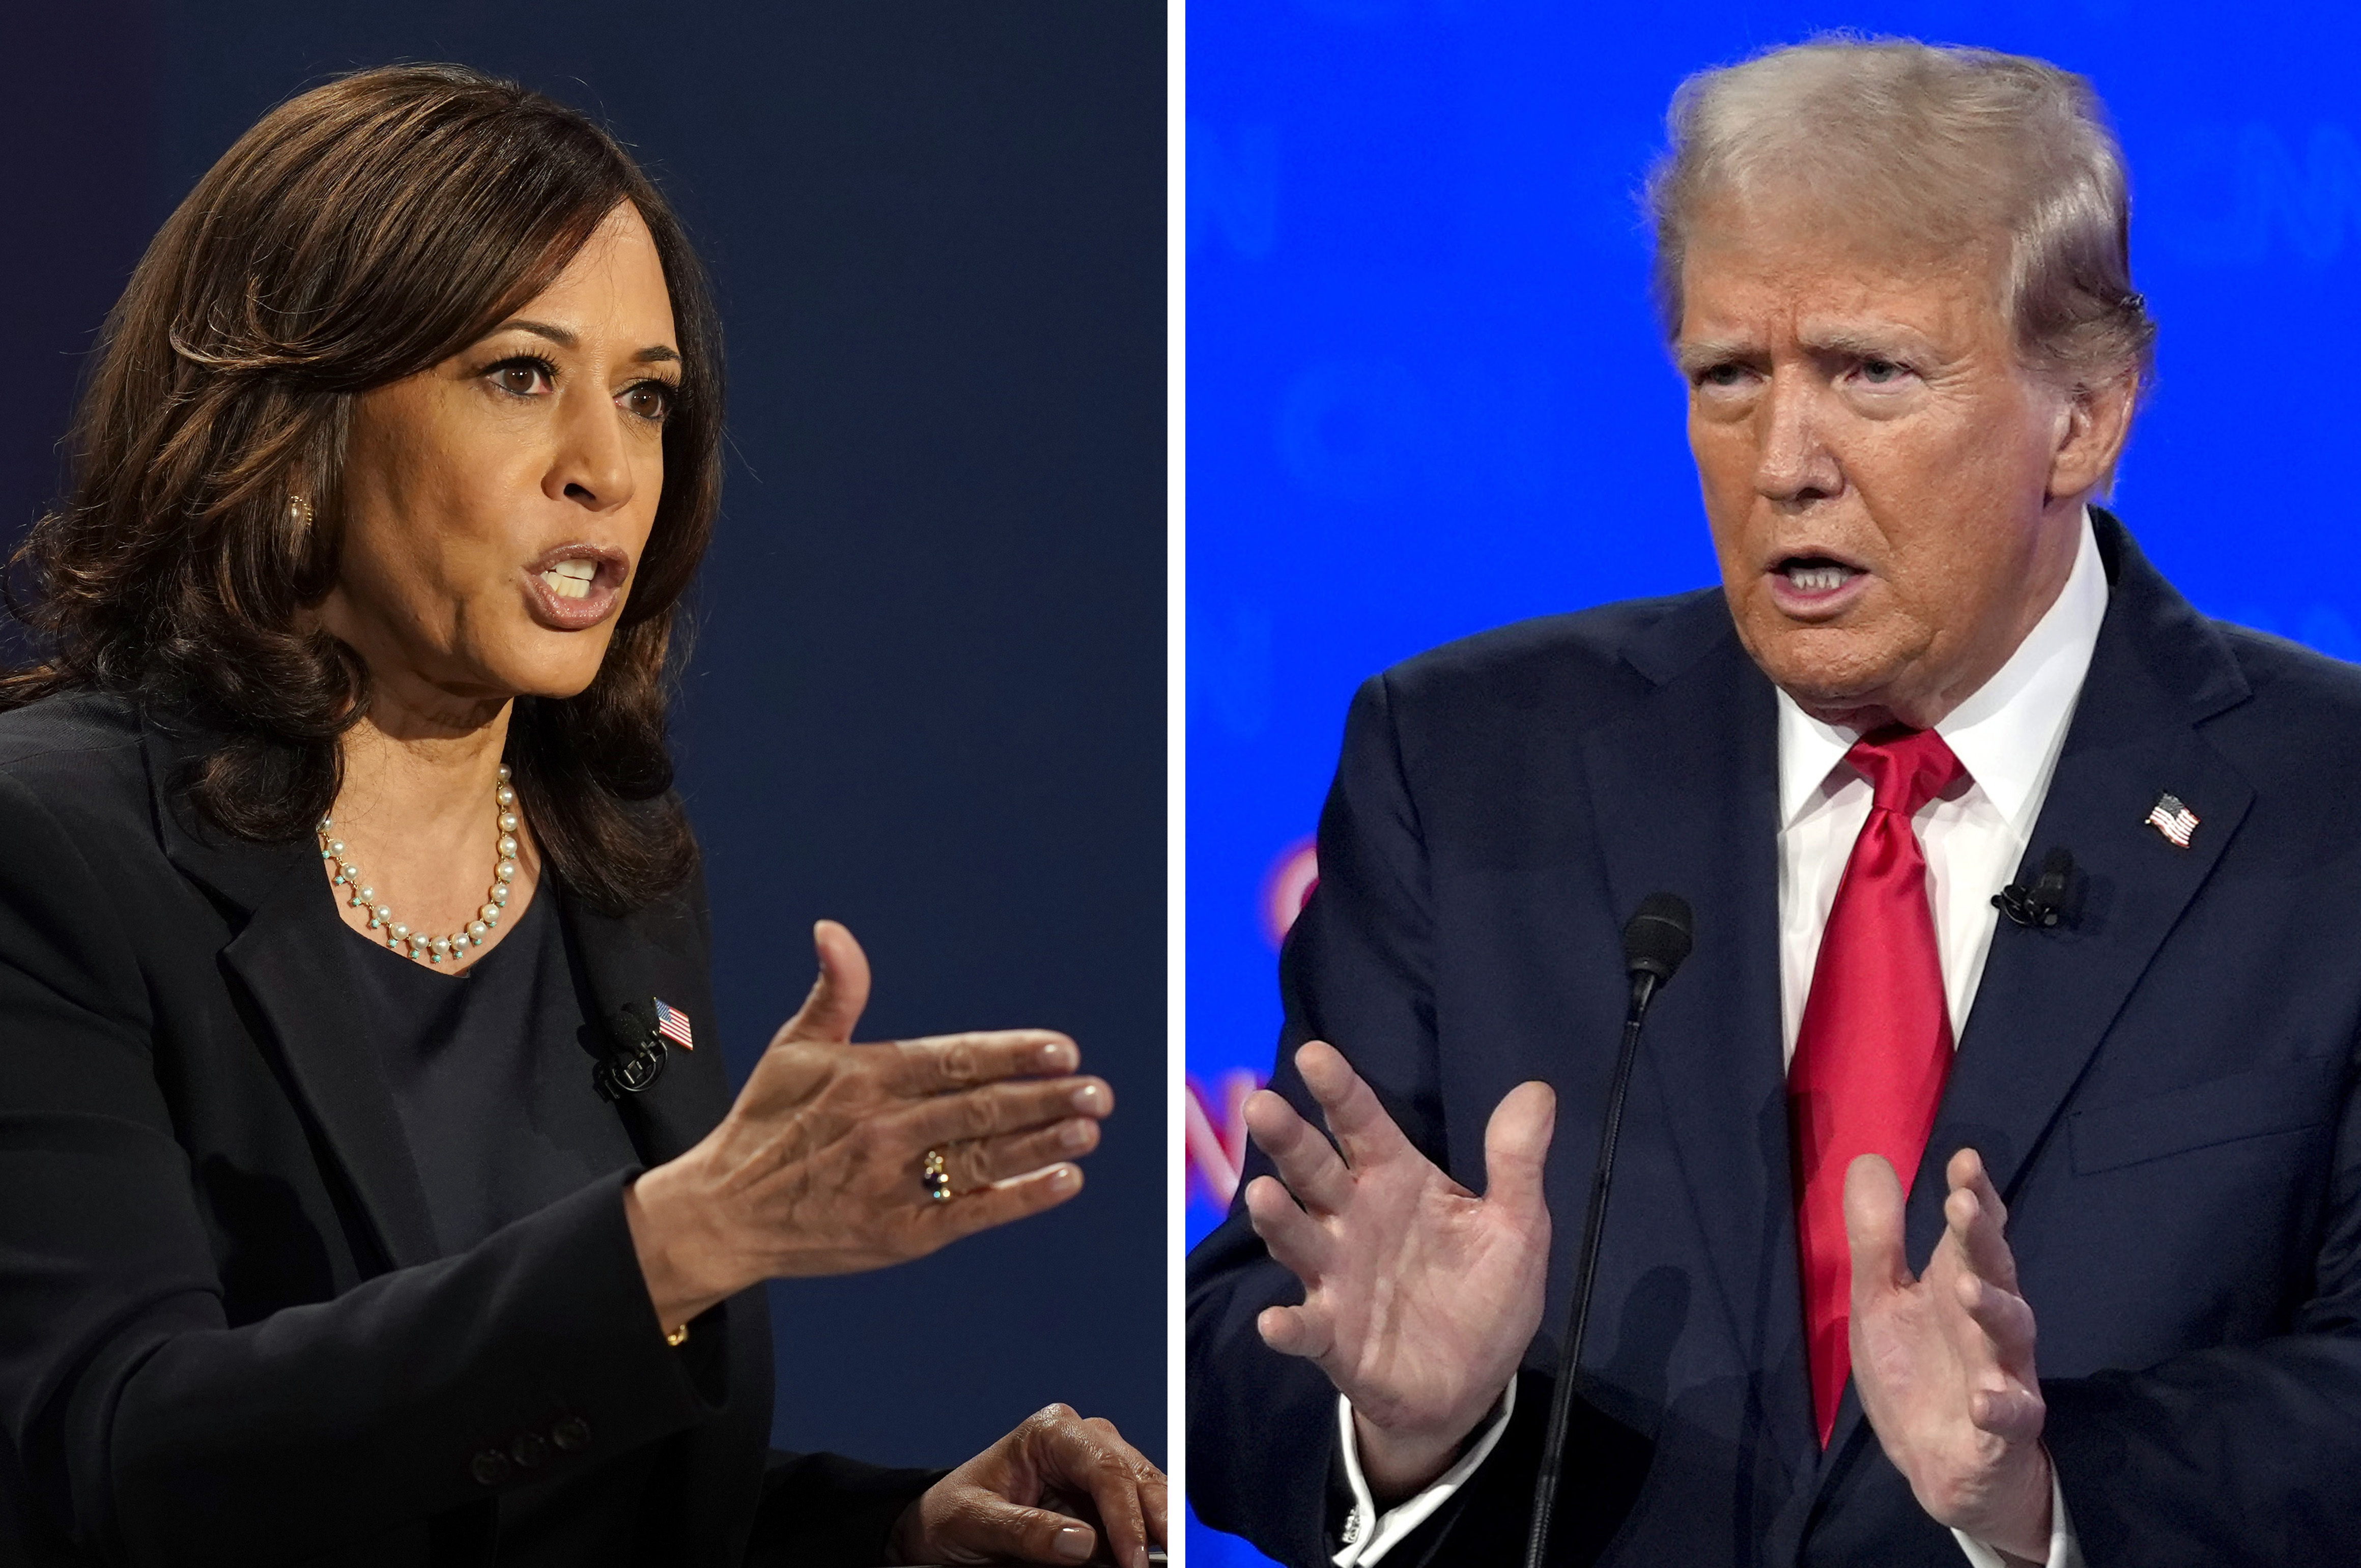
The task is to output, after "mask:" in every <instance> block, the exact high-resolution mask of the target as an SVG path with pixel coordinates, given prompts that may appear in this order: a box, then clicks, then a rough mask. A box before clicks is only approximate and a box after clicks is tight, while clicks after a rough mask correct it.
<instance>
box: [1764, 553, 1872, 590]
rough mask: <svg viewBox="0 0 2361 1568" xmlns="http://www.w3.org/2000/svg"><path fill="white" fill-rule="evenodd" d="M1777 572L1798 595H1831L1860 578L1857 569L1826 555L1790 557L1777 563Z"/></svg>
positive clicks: (1858, 569)
mask: <svg viewBox="0 0 2361 1568" xmlns="http://www.w3.org/2000/svg"><path fill="white" fill-rule="evenodd" d="M1778 571H1779V575H1780V576H1783V577H1785V578H1786V579H1787V586H1788V587H1792V588H1794V589H1795V591H1796V592H1797V593H1799V594H1832V593H1834V592H1836V591H1837V590H1838V589H1839V588H1840V587H1844V586H1845V585H1846V584H1847V583H1849V582H1850V581H1852V580H1853V579H1854V578H1855V577H1857V576H1861V569H1860V568H1859V567H1857V566H1848V565H1845V564H1844V563H1843V562H1842V561H1832V560H1830V559H1829V558H1828V557H1827V556H1826V555H1790V556H1789V557H1787V559H1785V560H1784V561H1782V562H1780V563H1779V567H1778Z"/></svg>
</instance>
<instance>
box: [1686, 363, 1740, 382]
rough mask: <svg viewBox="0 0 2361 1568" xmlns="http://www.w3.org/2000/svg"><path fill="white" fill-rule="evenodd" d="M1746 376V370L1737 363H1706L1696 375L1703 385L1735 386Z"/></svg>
mask: <svg viewBox="0 0 2361 1568" xmlns="http://www.w3.org/2000/svg"><path fill="white" fill-rule="evenodd" d="M1745 378H1746V370H1745V367H1742V366H1738V365H1708V366H1707V367H1705V369H1704V370H1703V371H1702V372H1700V373H1699V374H1698V376H1697V384H1698V385H1699V386H1704V387H1735V386H1737V385H1738V384H1739V383H1740V382H1741V381H1743V380H1744V379H1745Z"/></svg>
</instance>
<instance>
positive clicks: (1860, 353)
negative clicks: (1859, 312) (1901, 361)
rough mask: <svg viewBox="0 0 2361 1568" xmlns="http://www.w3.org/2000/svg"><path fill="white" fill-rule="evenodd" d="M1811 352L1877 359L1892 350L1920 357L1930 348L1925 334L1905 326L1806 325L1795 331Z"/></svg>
mask: <svg viewBox="0 0 2361 1568" xmlns="http://www.w3.org/2000/svg"><path fill="white" fill-rule="evenodd" d="M1797 335H1798V336H1799V337H1800V338H1801V340H1802V342H1803V345H1804V347H1805V348H1806V349H1807V350H1808V351H1810V352H1811V353H1814V354H1831V355H1841V356H1844V357H1846V358H1850V359H1877V358H1883V357H1890V356H1894V355H1896V354H1906V355H1909V356H1912V357H1913V358H1923V357H1925V356H1927V354H1929V353H1930V352H1932V345H1929V344H1928V343H1927V339H1926V338H1925V336H1924V335H1923V334H1919V333H1916V332H1914V331H1912V330H1911V329H1910V328H1908V327H1906V326H1900V325H1893V326H1888V325H1883V324H1880V325H1876V326H1865V327H1852V326H1833V325H1831V326H1825V327H1806V328H1805V329H1804V330H1803V332H1801V333H1800V334H1797Z"/></svg>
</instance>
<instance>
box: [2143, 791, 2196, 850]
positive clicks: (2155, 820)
mask: <svg viewBox="0 0 2361 1568" xmlns="http://www.w3.org/2000/svg"><path fill="white" fill-rule="evenodd" d="M2147 826H2148V827H2150V828H2155V829H2156V830H2157V831H2158V832H2159V833H2161V834H2163V835H2164V837H2165V839H2166V841H2167V842H2169V844H2171V846H2172V847H2173V848H2174V849H2176V850H2185V849H2187V848H2189V836H2190V835H2191V834H2192V833H2194V832H2196V831H2197V813H2195V812H2193V811H2191V810H2190V809H2189V806H2188V803H2187V802H2185V801H2183V800H2182V799H2181V798H2180V796H2179V795H2174V794H2172V793H2171V792H2170V791H2169V790H2168V791H2166V792H2165V793H2164V794H2162V795H2158V796H2157V797H2156V804H2155V805H2154V806H2149V807H2148V808H2147Z"/></svg>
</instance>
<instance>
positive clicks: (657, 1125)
mask: <svg viewBox="0 0 2361 1568" xmlns="http://www.w3.org/2000/svg"><path fill="white" fill-rule="evenodd" d="M143 729H144V731H145V733H144V741H145V746H146V750H147V753H148V773H149V779H150V784H151V788H152V789H153V791H154V797H155V813H156V823H157V829H158V832H159V837H160V838H161V839H162V842H163V845H164V850H165V853H166V854H167V856H169V857H170V860H171V861H172V862H173V863H174V864H175V865H177V866H178V867H179V868H180V869H181V871H182V872H184V873H186V874H187V875H189V876H190V877H192V878H193V879H194V880H195V881H196V882H197V883H200V884H201V885H203V887H205V888H206V889H207V890H208V891H209V892H210V893H211V894H213V896H214V900H215V901H216V903H217V904H218V905H221V906H222V907H223V908H224V910H225V913H226V914H227V915H228V916H229V917H230V925H231V928H232V930H233V932H234V933H235V935H234V936H233V937H232V938H231V939H230V942H229V944H228V946H227V947H225V948H224V949H223V952H222V961H223V964H224V966H225V968H227V969H228V970H230V972H231V973H232V974H233V975H235V976H236V978H237V980H238V981H240V982H241V983H242V987H243V990H244V992H245V994H244V995H243V996H242V997H241V998H240V1003H241V1005H242V1006H244V1007H245V1008H247V1010H248V1013H249V1016H250V1017H251V1018H252V1020H253V1021H254V1025H255V1033H256V1036H257V1037H258V1040H259V1041H260V1042H261V1043H262V1045H263V1047H264V1048H265V1049H266V1050H269V1051H275V1052H276V1054H277V1058H278V1060H279V1062H280V1065H281V1067H282V1068H283V1072H284V1078H285V1080H286V1081H287V1083H288V1086H289V1091H290V1093H291V1096H292V1097H293V1098H294V1099H295V1100H296V1101H297V1102H298V1103H299V1104H301V1105H302V1107H303V1108H304V1110H305V1112H306V1113H308V1114H309V1115H310V1117H311V1118H312V1120H313V1124H314V1125H315V1126H316V1127H317V1128H318V1129H319V1133H320V1137H321V1142H322V1145H323V1146H324V1149H325V1150H326V1151H327V1152H328V1154H329V1155H330V1156H332V1157H333V1158H334V1159H335V1162H336V1165H337V1166H338V1168H340V1169H341V1171H342V1174H343V1176H344V1178H345V1180H346V1183H347V1185H348V1186H349V1187H350V1189H351V1191H352V1195H353V1197H354V1199H355V1201H357V1205H358V1208H359V1210H360V1212H361V1214H362V1216H363V1218H364V1219H365V1221H366V1223H368V1226H369V1229H370V1231H371V1232H372V1234H373V1235H374V1238H375V1240H376V1242H377V1244H378V1246H379V1251H380V1253H381V1254H382V1255H383V1256H384V1258H385V1260H386V1262H387V1263H388V1265H389V1266H392V1267H397V1268H400V1267H408V1266H412V1265H414V1264H420V1263H426V1262H430V1261H432V1260H433V1259H434V1258H435V1257H436V1256H438V1255H440V1251H441V1249H440V1246H439V1245H438V1244H437V1242H436V1240H435V1236H434V1222H433V1217H432V1214H431V1212H430V1211H429V1210H428V1208H427V1204H426V1196H425V1191H424V1189H423V1187H422V1185H421V1184H420V1181H419V1179H418V1170H417V1166H416V1164H415V1162H414V1161H413V1160H412V1157H411V1153H410V1143H409V1138H408V1135H406V1134H405V1133H404V1131H403V1129H402V1125H401V1113H400V1112H399V1111H397V1110H396V1108H395V1106H394V1101H393V1091H392V1089H391V1087H390V1085H389V1084H388V1082H387V1081H386V1078H385V1072H384V1069H383V1067H382V1066H381V1065H380V1063H379V1060H378V1056H377V1052H376V1050H375V1049H374V1048H373V1047H371V1046H370V1044H369V1042H368V1036H367V1035H366V1034H365V1033H364V1032H363V1021H362V1020H358V1019H356V1018H355V1017H353V1015H352V1013H351V1003H350V1000H349V999H350V994H351V988H350V987H349V986H346V985H340V984H338V983H337V982H336V981H335V978H334V977H336V976H339V975H342V974H345V973H346V972H347V970H346V968H345V967H344V966H346V965H347V964H349V963H350V962H351V961H352V959H353V957H354V956H355V955H354V953H353V952H352V950H351V943H350V940H349V938H347V936H346V933H345V931H344V930H343V929H341V928H340V927H339V926H338V924H337V923H336V922H335V920H334V919H333V918H328V917H325V916H329V914H330V912H329V910H328V909H326V908H325V907H324V905H325V903H326V901H327V900H328V899H329V898H330V897H331V896H332V894H330V892H329V889H328V887H327V885H326V879H325V877H324V875H323V873H322V872H321V869H320V857H319V851H318V850H317V849H316V848H315V847H314V846H313V845H312V844H311V843H309V842H298V843H293V844H255V843H250V842H247V841H246V840H243V839H233V838H230V837H228V836H227V835H225V834H223V833H221V832H219V831H218V830H217V829H215V828H213V827H211V826H210V825H209V824H207V823H205V822H203V820H202V819H201V818H199V817H197V815H196V814H195V812H194V811H193V810H192V808H191V807H190V806H189V805H188V797H187V793H186V791H185V790H184V789H182V788H181V787H179V781H180V779H181V773H182V770H183V769H184V768H185V767H186V765H187V764H188V762H189V761H190V760H191V759H192V758H193V757H194V756H196V755H199V754H201V753H202V751H203V749H204V748H205V747H206V746H207V745H209V744H210V743H211V741H212V739H213V738H212V737H210V736H209V735H207V734H205V733H204V732H203V731H202V730H200V729H194V728H188V727H181V726H176V725H174V724H173V723H172V722H171V721H170V720H169V719H168V718H157V717H155V716H152V715H151V716H149V717H148V718H146V719H145V720H144V722H143ZM536 896H547V897H553V898H555V900H556V902H557V909H558V914H559V917H560V918H561V919H562V920H563V921H564V922H565V925H566V936H567V939H568V941H569V942H570V943H572V944H573V945H574V947H575V949H576V951H577V953H578V955H579V956H580V958H581V959H582V963H583V972H584V973H585V975H586V976H587V977H588V984H589V988H590V992H591V994H592V996H593V998H594V1000H595V1003H596V1006H597V1008H598V1016H597V1018H596V1019H594V1020H593V1022H594V1023H595V1024H596V1025H598V1026H599V1027H601V1028H602V1029H605V1030H606V1031H607V1032H608V1033H609V1036H611V1035H612V1034H613V1022H612V1021H613V1018H614V1015H615V1014H616V1013H617V1012H618V1011H619V1010H620V1008H621V1006H622V1004H623V1003H625V1002H627V1001H631V1000H638V999H644V998H647V997H651V996H661V997H663V998H664V1000H665V1001H666V1002H668V1003H673V1004H675V1005H676V1006H680V1007H682V1008H684V1009H685V1010H686V1011H687V1012H688V1014H689V1015H690V1018H691V1020H692V1024H693V1025H694V1026H695V1027H696V1028H697V1030H699V1031H701V1036H702V1037H701V1038H700V1040H699V1047H700V1048H698V1049H696V1050H693V1051H684V1050H681V1049H679V1048H678V1047H675V1046H671V1045H669V1044H668V1045H667V1046H666V1047H665V1049H666V1052H667V1055H668V1057H669V1058H670V1059H669V1060H668V1061H667V1062H666V1064H665V1070H664V1075H663V1076H662V1077H661V1078H659V1079H658V1080H656V1082H655V1084H654V1085H653V1087H651V1088H650V1089H649V1090H648V1091H646V1092H644V1093H642V1094H637V1095H627V1096H625V1097H624V1106H623V1118H624V1125H625V1127H626V1129H627V1130H628V1131H629V1132H630V1134H631V1140H632V1144H633V1146H635V1147H636V1148H637V1149H638V1150H639V1153H640V1156H641V1157H642V1159H643V1160H645V1161H646V1162H647V1163H648V1164H650V1165H655V1164H660V1163H662V1162H663V1161H664V1160H667V1159H670V1158H672V1157H675V1156H676V1155H678V1154H680V1153H682V1152H683V1151H684V1150H686V1148H687V1147H688V1146H690V1145H692V1144H694V1143H695V1142H696V1141H697V1139H698V1138H700V1137H702V1136H704V1135H705V1133H706V1132H707V1130H708V1129H709V1128H710V1127H711V1126H712V1125H713V1124H714V1123H715V1122H717V1121H719V1119H720V1116H721V1113H722V1112H723V1111H725V1110H726V1109H727V1108H728V1105H729V1082H728V1075H727V1072H726V1070H725V1068H724V1065H723V1062H722V1053H721V1044H720V1039H719V1030H718V1029H717V1028H716V1027H715V1023H716V1020H715V1018H714V1014H713V1003H712V998H711V993H710V987H709V983H708V980H707V978H706V959H705V947H704V942H703V938H702V936H701V934H700V933H699V931H698V930H697V927H695V925H694V923H693V918H692V916H690V914H689V913H688V911H690V910H693V909H696V908H699V907H701V906H702V905H701V903H700V902H697V901H696V900H692V901H689V902H688V903H687V904H686V906H685V907H684V906H683V905H680V904H676V903H673V902H666V903H664V904H661V905H656V906H653V907H651V908H648V909H643V910H640V911H636V912H634V913H632V914H631V915H628V916H607V915H602V914H599V913H598V911H596V910H594V909H591V908H590V907H589V906H588V905H585V904H583V903H582V901H581V900H579V899H578V898H577V897H575V896H574V895H573V894H571V893H570V892H568V891H567V890H566V887H565V886H564V884H563V883H561V882H560V881H559V880H558V879H557V878H555V876H552V877H548V878H545V879H544V882H543V883H542V885H541V888H540V890H539V893H538V894H536ZM698 896H699V897H700V898H701V890H700V893H699V895H698ZM585 1070H586V1072H587V1070H588V1068H587V1064H586V1068H585Z"/></svg>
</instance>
